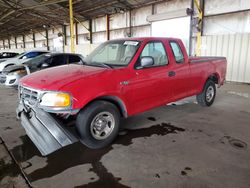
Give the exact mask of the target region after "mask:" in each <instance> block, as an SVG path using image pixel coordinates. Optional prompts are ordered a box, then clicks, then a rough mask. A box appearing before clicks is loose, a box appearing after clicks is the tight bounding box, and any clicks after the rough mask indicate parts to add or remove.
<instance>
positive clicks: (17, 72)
mask: <svg viewBox="0 0 250 188" xmlns="http://www.w3.org/2000/svg"><path fill="white" fill-rule="evenodd" d="M25 73H26V70H18V71H14V72H10V73H8V75H9V76H13V75H17V74H25Z"/></svg>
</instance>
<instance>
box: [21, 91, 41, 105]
mask: <svg viewBox="0 0 250 188" xmlns="http://www.w3.org/2000/svg"><path fill="white" fill-rule="evenodd" d="M19 93H20V98H21V100H23V102H24V103H25V104H28V105H35V104H36V103H37V102H38V91H35V90H32V89H29V88H26V87H22V86H20V87H19Z"/></svg>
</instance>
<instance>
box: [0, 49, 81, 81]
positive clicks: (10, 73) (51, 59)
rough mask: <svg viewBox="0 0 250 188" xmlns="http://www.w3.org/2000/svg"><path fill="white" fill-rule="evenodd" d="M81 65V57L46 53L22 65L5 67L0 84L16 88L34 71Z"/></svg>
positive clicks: (0, 76) (0, 77)
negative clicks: (21, 80)
mask: <svg viewBox="0 0 250 188" xmlns="http://www.w3.org/2000/svg"><path fill="white" fill-rule="evenodd" d="M72 63H77V64H83V57H82V55H79V54H71V53H47V54H43V55H40V56H38V57H36V58H34V59H31V60H29V61H27V62H25V63H24V64H22V65H13V66H9V67H6V68H5V69H3V71H2V72H1V73H0V84H4V85H6V86H18V83H19V80H20V79H21V78H22V77H24V76H26V75H27V74H30V73H32V72H35V71H39V70H41V69H45V68H49V67H55V66H60V65H65V64H72Z"/></svg>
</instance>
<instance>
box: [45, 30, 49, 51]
mask: <svg viewBox="0 0 250 188" xmlns="http://www.w3.org/2000/svg"><path fill="white" fill-rule="evenodd" d="M45 33H46V37H45V38H46V47H47V50H49V32H48V29H46V30H45Z"/></svg>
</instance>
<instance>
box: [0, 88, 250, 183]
mask: <svg viewBox="0 0 250 188" xmlns="http://www.w3.org/2000/svg"><path fill="white" fill-rule="evenodd" d="M194 101H195V100H194V98H189V99H187V100H185V101H182V102H179V103H176V104H172V105H168V106H163V107H161V108H157V109H155V110H152V111H149V112H146V113H143V114H141V115H138V116H134V117H130V118H129V119H126V120H123V122H122V124H123V126H124V127H125V129H124V130H123V131H122V132H121V133H120V136H119V137H118V138H117V140H116V141H115V143H114V144H113V145H112V146H110V147H108V148H106V149H102V150H90V149H87V148H86V147H84V146H83V145H81V144H79V143H76V144H73V145H71V146H68V147H66V148H64V149H62V150H59V151H57V152H55V153H53V154H51V155H49V156H48V157H42V156H41V155H40V154H39V152H38V150H37V149H36V148H35V146H34V145H33V144H32V142H31V141H30V140H29V138H28V137H27V136H26V135H25V132H24V130H23V128H22V127H21V126H20V122H19V121H17V120H16V119H15V107H16V106H17V94H16V91H15V90H13V89H6V88H3V87H0V104H1V106H0V135H1V138H2V139H3V140H4V144H5V145H6V146H7V148H8V150H9V151H10V152H11V153H12V154H13V156H14V158H15V160H16V161H18V163H19V165H20V166H21V167H22V170H23V171H24V173H25V176H26V177H27V179H28V181H29V182H30V184H31V185H32V186H33V187H53V188H54V187H60V188H62V187H109V188H110V187H112V188H113V187H143V188H147V187H164V188H165V187H171V188H172V187H173V188H175V187H176V188H179V187H185V188H189V187H190V188H194V187H199V188H200V187H202V188H207V187H213V188H214V187H216V188H219V187H222V188H225V187H227V188H235V187H237V188H243V187H246V188H247V187H250V178H249V177H250V149H249V146H250V136H249V135H250V86H249V85H240V84H238V85H237V84H226V85H225V86H223V87H222V88H221V89H219V90H218V93H217V98H216V101H215V103H214V105H213V106H212V107H209V108H204V107H200V106H199V105H197V104H195V103H194ZM0 169H1V167H0ZM19 173H20V171H19ZM7 176H8V174H4V175H2V174H1V176H0V177H1V179H0V181H1V183H0V187H1V185H3V181H4V179H6V177H7ZM15 176H18V173H16V174H15ZM2 177H3V178H2ZM18 177H20V175H19V176H18ZM20 181H23V180H22V179H21V180H20ZM22 186H24V185H23V184H22V185H21V184H20V187H22ZM15 187H18V186H15Z"/></svg>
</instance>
